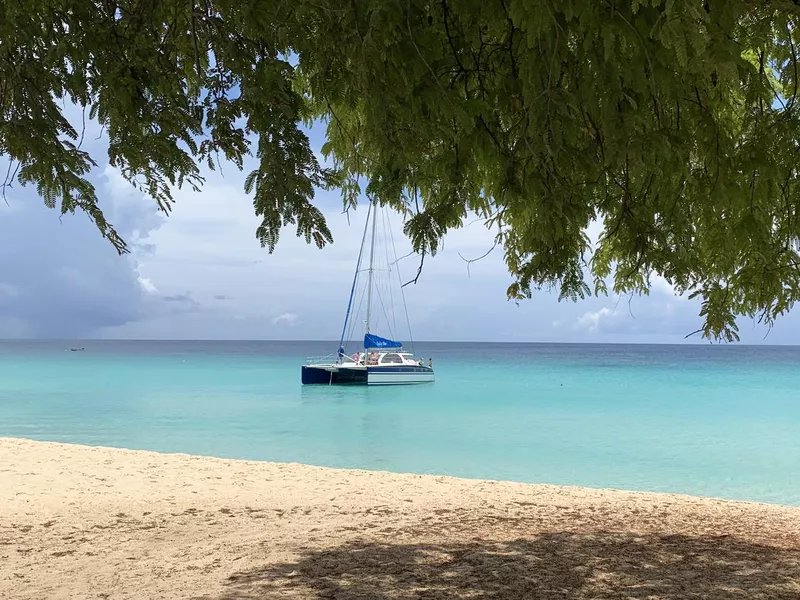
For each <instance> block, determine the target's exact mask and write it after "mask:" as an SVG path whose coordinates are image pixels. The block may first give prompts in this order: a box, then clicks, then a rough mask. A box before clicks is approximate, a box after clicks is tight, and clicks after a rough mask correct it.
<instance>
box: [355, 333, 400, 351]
mask: <svg viewBox="0 0 800 600" xmlns="http://www.w3.org/2000/svg"><path fill="white" fill-rule="evenodd" d="M402 347H403V344H401V343H400V342H395V341H394V340H387V339H386V338H382V337H380V336H377V335H374V334H372V333H368V334H366V335H365V336H364V348H402Z"/></svg>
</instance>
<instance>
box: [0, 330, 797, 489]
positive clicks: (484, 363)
mask: <svg viewBox="0 0 800 600" xmlns="http://www.w3.org/2000/svg"><path fill="white" fill-rule="evenodd" d="M76 345H78V346H83V347H85V351H83V352H70V351H69V348H70V347H71V346H76ZM336 346H337V344H336V343H335V342H331V343H326V342H138V341H125V342H117V341H81V342H63V341H62V342H0V436H12V437H25V438H32V439H37V440H51V441H60V442H75V443H81V444H96V445H105V446H117V447H124V448H137V449H147V450H158V451H165V452H188V453H192V454H202V455H213V456H221V457H233V458H248V459H263V460H273V461H289V462H302V463H309V464H315V465H325V466H333V467H356V468H365V469H379V470H390V471H398V472H412V473H436V474H449V475H456V476H463V477H476V478H489V479H508V480H516V481H525V482H542V483H554V484H575V485H583V486H590V487H604V488H621V489H631V490H645V491H667V492H682V493H689V494H697V495H708V496H716V497H722V498H732V499H740V500H758V501H767V502H778V503H784V504H792V505H800V347H786V346H783V347H779V346H734V345H728V346H725V345H685V346H641V345H635V346H633V345H631V346H626V345H570V344H484V343H474V344H443V343H417V344H416V348H415V350H416V351H417V355H419V356H423V357H424V358H425V359H426V361H427V358H428V357H431V358H433V362H434V367H435V368H436V376H437V381H436V383H434V384H428V385H423V386H409V387H406V386H403V387H394V388H367V387H335V386H334V387H328V386H322V387H303V386H301V385H300V365H301V364H302V362H303V361H304V359H305V357H306V356H313V355H320V354H325V353H328V352H331V351H335V348H336Z"/></svg>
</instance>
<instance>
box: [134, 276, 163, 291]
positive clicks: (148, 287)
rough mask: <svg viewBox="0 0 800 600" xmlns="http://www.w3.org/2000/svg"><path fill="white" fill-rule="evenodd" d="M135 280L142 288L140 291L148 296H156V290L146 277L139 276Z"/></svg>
mask: <svg viewBox="0 0 800 600" xmlns="http://www.w3.org/2000/svg"><path fill="white" fill-rule="evenodd" d="M136 280H137V281H138V282H139V285H140V286H142V289H143V290H144V291H145V292H146V293H148V294H157V293H158V288H157V287H156V286H155V285H154V284H153V282H152V281H151V280H150V279H148V278H147V277H142V276H141V275H139V276H138V277H137V278H136Z"/></svg>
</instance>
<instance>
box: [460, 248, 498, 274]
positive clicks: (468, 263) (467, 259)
mask: <svg viewBox="0 0 800 600" xmlns="http://www.w3.org/2000/svg"><path fill="white" fill-rule="evenodd" d="M497 244H498V241H497V240H495V241H494V244H492V247H491V248H489V249H488V250H487V251H486V252H484V253H483V254H481V255H480V256H479V257H477V258H464V256H463V255H462V254H461V252H459V253H458V256H459V257H460V258H461V260H463V261H464V262H465V263H467V277H470V272H469V266H470V265H471V264H472V263H474V262H478V261H479V260H483V259H484V258H486V257H487V256H489V255H490V254H491V253H492V251H494V249H495V248H497Z"/></svg>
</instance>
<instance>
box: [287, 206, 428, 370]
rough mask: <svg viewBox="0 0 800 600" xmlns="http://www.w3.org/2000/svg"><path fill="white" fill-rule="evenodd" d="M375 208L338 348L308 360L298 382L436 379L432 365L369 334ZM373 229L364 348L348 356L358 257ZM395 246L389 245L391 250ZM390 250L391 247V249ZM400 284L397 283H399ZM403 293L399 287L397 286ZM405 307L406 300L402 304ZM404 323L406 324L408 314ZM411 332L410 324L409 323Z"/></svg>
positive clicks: (370, 212)
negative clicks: (348, 327)
mask: <svg viewBox="0 0 800 600" xmlns="http://www.w3.org/2000/svg"><path fill="white" fill-rule="evenodd" d="M377 212H378V206H377V204H376V203H375V202H374V201H373V202H371V203H370V205H369V208H368V209H367V222H366V224H365V226H364V235H363V237H362V239H361V250H360V251H359V253H358V262H357V265H356V274H355V277H354V279H353V285H352V287H351V290H350V300H349V301H348V304H347V313H346V315H345V321H344V327H343V329H342V339H341V340H340V342H339V349H338V351H337V352H336V354H335V355H330V356H327V357H322V358H314V359H308V360H307V361H306V364H305V365H303V367H302V374H301V380H302V383H303V384H304V385H307V384H324V385H334V384H356V385H402V384H406V385H407V384H416V383H430V382H432V381H434V380H435V375H434V372H433V363H432V360H431V359H428V363H427V364H425V363H424V362H423V360H421V359H417V358H415V357H414V354H413V353H412V352H406V351H404V350H403V344H402V343H401V342H398V341H395V340H392V339H389V338H385V337H381V336H379V335H376V334H374V333H373V332H372V331H371V327H372V319H373V316H374V315H373V306H372V305H373V291H374V288H375V281H374V273H375V271H376V269H375V256H376V255H375V230H376V223H377ZM370 226H371V230H372V235H371V238H370V239H369V244H370V251H369V268H368V269H367V276H368V280H367V289H366V295H367V298H366V319H365V321H364V324H365V328H364V330H365V331H364V344H363V348H362V349H360V350H359V351H356V352H354V353H353V354H352V355H350V356H348V355H347V354H346V353H345V349H344V339H345V334H346V332H347V326H348V322H349V319H350V310H351V308H352V306H353V296H354V292H355V290H356V282H357V281H358V276H359V273H360V272H361V257H362V256H363V255H364V246H365V243H366V242H367V232H368V231H369V230H370ZM393 246H394V244H392V247H393ZM392 249H393V248H392ZM396 263H397V258H396V257H395V260H394V262H393V263H390V265H388V266H387V268H385V269H382V270H384V271H387V272H390V271H391V266H392V265H394V264H396ZM398 283H399V282H398ZM400 288H401V289H400V291H401V293H402V285H400ZM379 301H380V308H381V309H382V310H384V311H385V308H386V307H385V306H384V299H383V298H380V299H379ZM403 303H404V305H405V300H404V301H403ZM405 314H406V322H407V324H408V313H407V311H406V312H405ZM409 330H410V324H409Z"/></svg>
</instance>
